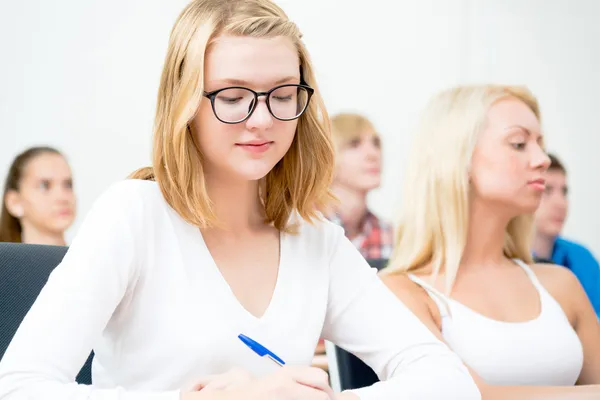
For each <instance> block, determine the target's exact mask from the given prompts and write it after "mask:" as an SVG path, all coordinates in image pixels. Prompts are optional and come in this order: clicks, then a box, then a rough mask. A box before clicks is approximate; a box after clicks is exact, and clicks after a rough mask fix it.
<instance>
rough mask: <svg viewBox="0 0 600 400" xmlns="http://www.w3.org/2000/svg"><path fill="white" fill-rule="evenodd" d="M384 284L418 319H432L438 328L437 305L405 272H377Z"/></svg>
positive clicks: (439, 320)
mask: <svg viewBox="0 0 600 400" xmlns="http://www.w3.org/2000/svg"><path fill="white" fill-rule="evenodd" d="M379 277H380V278H381V281H382V282H383V283H384V285H385V286H386V287H387V288H388V289H390V290H391V291H392V293H394V295H395V296H396V297H397V298H398V299H399V300H400V301H402V303H404V304H405V305H406V306H407V307H408V308H409V309H410V310H411V311H412V312H413V313H414V314H415V315H416V316H417V317H419V319H420V320H422V321H423V322H426V321H433V322H434V323H435V325H436V326H437V327H438V328H439V327H440V325H441V317H440V314H439V310H438V309H437V306H436V305H435V303H434V302H433V300H432V299H431V297H430V296H429V295H428V294H427V291H426V290H425V289H423V288H422V287H421V286H420V285H418V284H416V283H415V282H413V281H412V280H411V279H410V278H409V277H408V275H407V274H404V273H388V272H383V273H380V274H379Z"/></svg>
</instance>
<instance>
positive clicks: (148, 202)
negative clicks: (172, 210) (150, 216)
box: [94, 179, 166, 212]
mask: <svg viewBox="0 0 600 400" xmlns="http://www.w3.org/2000/svg"><path fill="white" fill-rule="evenodd" d="M157 204H166V202H165V200H164V198H163V196H162V194H161V192H160V189H159V187H158V184H157V183H156V182H153V181H143V180H139V179H126V180H122V181H118V182H116V183H113V184H112V185H110V186H109V187H108V188H107V189H106V190H105V191H104V192H103V193H102V194H101V195H100V196H99V197H98V198H97V199H96V201H95V202H94V208H102V209H104V210H106V211H109V212H118V211H119V210H122V211H125V212H134V211H142V210H143V209H144V208H146V207H148V206H152V205H157Z"/></svg>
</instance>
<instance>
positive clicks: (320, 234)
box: [291, 215, 346, 249]
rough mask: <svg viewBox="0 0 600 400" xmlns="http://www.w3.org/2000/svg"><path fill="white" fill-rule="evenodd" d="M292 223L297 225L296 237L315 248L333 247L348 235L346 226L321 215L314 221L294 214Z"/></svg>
mask: <svg viewBox="0 0 600 400" xmlns="http://www.w3.org/2000/svg"><path fill="white" fill-rule="evenodd" d="M291 223H292V224H295V225H296V227H297V231H296V234H295V236H296V239H297V240H298V241H299V242H301V243H303V244H305V245H307V246H310V247H313V248H323V249H331V248H333V247H335V246H336V245H337V244H339V243H340V241H341V240H343V239H344V238H345V237H346V235H345V233H344V228H342V227H341V226H340V225H338V224H336V223H335V222H332V221H330V220H328V219H327V218H325V217H323V216H321V215H319V218H315V219H314V220H312V221H306V220H304V219H302V218H300V217H299V216H296V215H293V216H292V217H291Z"/></svg>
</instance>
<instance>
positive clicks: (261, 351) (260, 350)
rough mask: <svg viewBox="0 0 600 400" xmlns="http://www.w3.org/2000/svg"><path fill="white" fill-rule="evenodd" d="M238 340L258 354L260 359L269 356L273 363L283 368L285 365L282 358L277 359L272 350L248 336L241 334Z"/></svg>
mask: <svg viewBox="0 0 600 400" xmlns="http://www.w3.org/2000/svg"><path fill="white" fill-rule="evenodd" d="M238 338H239V339H240V340H241V341H242V342H244V344H245V345H246V346H248V347H250V350H252V351H253V352H255V353H256V354H258V355H259V356H260V357H264V356H267V357H268V358H269V359H270V360H271V361H273V362H274V363H275V364H277V365H279V366H280V367H283V366H284V365H285V362H284V361H283V360H282V359H281V358H279V357H277V356H276V355H275V353H273V352H272V351H271V350H269V349H267V348H266V347H265V346H263V345H262V344H260V343H258V342H256V341H254V340H252V339H250V338H249V337H248V336H246V335H242V334H240V335H238Z"/></svg>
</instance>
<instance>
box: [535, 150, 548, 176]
mask: <svg viewBox="0 0 600 400" xmlns="http://www.w3.org/2000/svg"><path fill="white" fill-rule="evenodd" d="M531 165H532V167H534V168H536V169H541V170H544V171H545V170H547V169H548V167H550V157H548V153H546V151H545V150H544V149H543V148H542V147H541V146H536V149H535V153H534V154H533V157H532V160H531Z"/></svg>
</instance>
